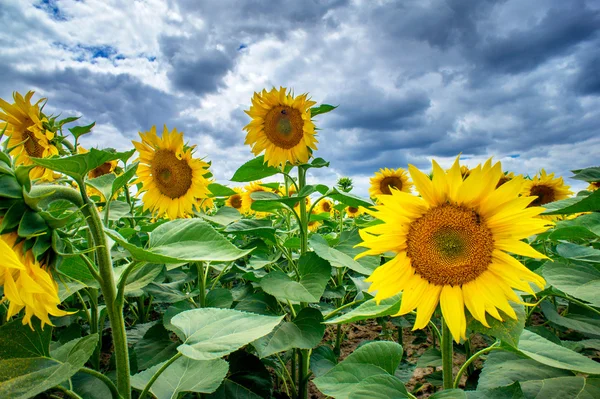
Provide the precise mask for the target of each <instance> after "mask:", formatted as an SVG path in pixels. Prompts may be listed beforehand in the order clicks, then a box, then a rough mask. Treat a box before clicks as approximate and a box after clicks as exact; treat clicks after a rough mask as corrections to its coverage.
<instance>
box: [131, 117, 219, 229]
mask: <svg viewBox="0 0 600 399" xmlns="http://www.w3.org/2000/svg"><path fill="white" fill-rule="evenodd" d="M140 137H141V138H142V142H136V141H134V142H133V145H134V146H135V148H136V149H137V150H138V152H139V153H140V156H139V161H140V165H139V166H138V169H137V175H138V179H137V180H136V181H135V182H134V184H137V183H142V188H141V189H140V191H139V192H138V194H139V193H144V198H143V201H144V210H146V209H150V210H151V212H152V213H154V214H155V215H157V216H159V217H160V216H163V215H164V216H167V217H168V218H169V219H176V218H183V217H186V216H187V215H191V214H192V213H193V208H194V206H197V202H196V199H202V198H207V197H208V194H209V190H208V183H209V182H208V180H207V179H206V178H205V177H204V175H205V174H206V173H207V171H208V164H207V163H206V162H204V161H202V160H200V159H194V158H193V156H192V150H193V148H189V147H185V146H184V144H183V133H178V132H177V130H176V129H173V131H172V132H170V133H169V131H168V130H167V127H166V126H165V127H164V129H163V134H162V137H158V136H157V135H156V127H155V126H152V129H150V131H149V132H144V133H140Z"/></svg>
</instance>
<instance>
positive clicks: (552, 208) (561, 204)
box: [543, 190, 600, 215]
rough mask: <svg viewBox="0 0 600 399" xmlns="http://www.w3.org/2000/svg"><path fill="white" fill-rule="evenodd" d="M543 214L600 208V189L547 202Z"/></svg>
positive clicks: (565, 213)
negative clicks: (588, 193)
mask: <svg viewBox="0 0 600 399" xmlns="http://www.w3.org/2000/svg"><path fill="white" fill-rule="evenodd" d="M544 208H546V211H545V212H544V213H543V215H569V214H572V213H579V212H595V211H599V210H600V190H596V191H594V192H592V193H591V194H590V195H586V196H577V197H572V198H567V199H564V200H560V201H556V202H551V203H549V204H545V205H544Z"/></svg>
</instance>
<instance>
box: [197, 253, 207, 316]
mask: <svg viewBox="0 0 600 399" xmlns="http://www.w3.org/2000/svg"><path fill="white" fill-rule="evenodd" d="M196 268H197V270H198V291H199V292H200V294H199V296H198V303H199V304H200V307H201V308H204V307H206V280H205V276H204V263H203V262H198V263H196Z"/></svg>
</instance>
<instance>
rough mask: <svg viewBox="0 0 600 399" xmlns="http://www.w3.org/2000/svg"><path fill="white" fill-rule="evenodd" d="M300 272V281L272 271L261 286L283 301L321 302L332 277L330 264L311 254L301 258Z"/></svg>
mask: <svg viewBox="0 0 600 399" xmlns="http://www.w3.org/2000/svg"><path fill="white" fill-rule="evenodd" d="M298 272H299V273H300V281H295V280H292V279H291V278H290V277H289V276H288V275H287V274H285V273H283V272H280V271H271V272H270V273H268V274H267V275H265V276H264V277H263V278H262V279H261V281H260V286H261V288H262V289H263V291H265V292H266V293H267V294H270V295H273V296H274V297H276V298H278V299H281V300H290V301H297V302H319V301H320V299H321V295H323V292H324V291H325V287H326V286H327V281H328V280H329V276H330V275H331V266H330V265H329V262H327V261H326V260H323V259H321V258H319V257H318V256H317V255H316V254H315V253H314V252H309V253H306V254H304V255H302V256H301V257H300V260H299V262H298Z"/></svg>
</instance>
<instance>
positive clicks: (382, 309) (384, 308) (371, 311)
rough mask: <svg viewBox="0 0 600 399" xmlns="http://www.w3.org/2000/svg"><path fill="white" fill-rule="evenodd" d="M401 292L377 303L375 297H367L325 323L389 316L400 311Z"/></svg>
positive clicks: (350, 321) (340, 322)
mask: <svg viewBox="0 0 600 399" xmlns="http://www.w3.org/2000/svg"><path fill="white" fill-rule="evenodd" d="M401 299H402V294H397V295H394V296H393V297H390V298H386V299H384V300H382V301H381V302H379V305H378V304H377V301H375V299H369V300H368V301H366V302H364V303H362V304H360V305H359V306H358V307H356V308H355V309H352V310H351V311H349V312H348V313H344V314H342V315H340V316H337V317H334V318H332V319H329V320H327V321H326V322H325V323H326V324H346V323H354V322H357V321H359V320H367V319H374V318H377V317H383V316H390V315H393V314H396V313H398V312H399V311H400V301H401Z"/></svg>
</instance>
